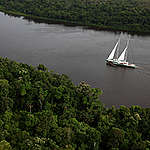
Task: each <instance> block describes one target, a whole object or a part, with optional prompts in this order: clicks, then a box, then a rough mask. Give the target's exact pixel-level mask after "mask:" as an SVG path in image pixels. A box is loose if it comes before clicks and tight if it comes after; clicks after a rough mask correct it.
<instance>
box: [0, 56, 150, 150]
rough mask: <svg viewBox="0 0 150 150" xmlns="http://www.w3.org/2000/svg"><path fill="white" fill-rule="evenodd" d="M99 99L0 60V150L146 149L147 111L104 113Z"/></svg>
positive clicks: (86, 88)
mask: <svg viewBox="0 0 150 150" xmlns="http://www.w3.org/2000/svg"><path fill="white" fill-rule="evenodd" d="M101 94H102V91H101V90H100V89H98V88H92V87H91V86H90V85H89V84H88V83H86V82H85V81H81V82H80V83H79V84H78V85H75V84H74V83H73V82H72V81H71V80H70V79H69V77H68V76H66V75H64V74H58V73H55V72H54V71H49V70H48V69H47V68H46V67H45V66H44V65H42V64H39V65H38V66H32V65H27V64H24V63H18V62H15V61H12V60H9V59H8V58H2V57H0V150H150V108H142V107H140V106H131V107H126V106H120V107H119V108H115V107H114V106H112V107H110V108H107V107H105V106H104V104H102V103H101V101H100V98H101Z"/></svg>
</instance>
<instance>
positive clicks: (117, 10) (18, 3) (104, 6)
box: [0, 0, 150, 33]
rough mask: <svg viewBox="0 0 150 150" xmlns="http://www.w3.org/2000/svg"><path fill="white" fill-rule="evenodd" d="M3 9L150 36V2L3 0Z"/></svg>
mask: <svg viewBox="0 0 150 150" xmlns="http://www.w3.org/2000/svg"><path fill="white" fill-rule="evenodd" d="M0 6H1V7H0V9H1V10H5V11H6V12H9V11H11V12H16V14H17V13H22V14H27V15H28V16H38V17H39V18H40V19H44V20H45V21H46V20H48V19H52V20H55V21H61V22H68V23H74V24H78V25H86V26H89V27H93V28H97V29H111V30H123V31H133V32H145V33H146V32H147V33H150V0H0Z"/></svg>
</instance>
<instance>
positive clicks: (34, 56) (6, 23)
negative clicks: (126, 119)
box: [0, 13, 150, 107]
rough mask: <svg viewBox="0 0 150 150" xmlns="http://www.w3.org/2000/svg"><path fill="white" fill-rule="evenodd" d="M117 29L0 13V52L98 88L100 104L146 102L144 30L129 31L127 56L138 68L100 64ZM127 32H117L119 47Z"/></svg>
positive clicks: (148, 70)
mask: <svg viewBox="0 0 150 150" xmlns="http://www.w3.org/2000/svg"><path fill="white" fill-rule="evenodd" d="M118 37H119V34H116V33H114V32H107V31H94V30H86V29H83V28H81V27H66V26H63V25H56V24H49V25H48V24H44V23H41V24H39V23H35V22H33V21H30V22H29V21H28V20H24V19H23V18H22V17H21V18H16V17H12V16H8V15H4V14H3V13H0V56H2V57H8V58H10V59H12V60H15V61H18V62H23V63H27V64H32V65H38V64H44V65H45V66H46V67H47V68H48V69H49V70H54V71H55V72H58V73H61V74H62V73H63V74H66V75H68V76H69V77H70V78H71V79H72V81H73V82H74V83H75V84H76V85H77V84H78V83H79V82H80V81H82V80H84V81H87V82H88V83H89V84H90V85H91V86H92V87H97V88H100V89H101V90H102V91H103V95H102V96H101V97H100V99H101V101H102V102H103V103H104V104H105V106H108V107H110V106H112V105H115V106H117V107H118V106H120V105H125V106H131V105H140V106H142V107H150V36H136V35H134V36H131V41H130V44H129V53H128V54H129V59H130V60H131V61H133V60H134V63H135V64H136V65H138V66H139V67H140V68H138V69H125V68H119V67H117V68H114V67H110V66H106V64H105V59H106V58H107V57H108V55H109V53H110V52H111V50H112V49H113V47H114V45H115V43H116V42H117V39H118ZM127 38H128V34H126V33H124V34H122V38H121V46H120V49H122V50H123V48H124V47H125V44H126V41H127Z"/></svg>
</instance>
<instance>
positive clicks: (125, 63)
mask: <svg viewBox="0 0 150 150" xmlns="http://www.w3.org/2000/svg"><path fill="white" fill-rule="evenodd" d="M106 64H107V65H109V66H113V67H123V68H133V69H135V68H136V66H135V65H134V64H129V63H128V62H124V63H122V62H117V61H112V60H111V61H108V60H106Z"/></svg>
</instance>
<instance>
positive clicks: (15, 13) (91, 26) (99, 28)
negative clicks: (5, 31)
mask: <svg viewBox="0 0 150 150" xmlns="http://www.w3.org/2000/svg"><path fill="white" fill-rule="evenodd" d="M0 11H1V12H3V13H5V14H8V15H12V16H15V17H21V16H23V17H24V19H27V20H31V21H34V22H35V23H46V24H62V25H65V26H74V27H76V26H81V27H83V28H84V29H91V30H97V31H112V32H127V33H129V34H131V35H150V31H142V32H141V31H136V30H135V31H134V30H131V29H128V30H127V29H124V28H122V27H120V28H115V27H113V26H104V25H96V24H86V23H83V22H74V21H68V20H64V19H51V18H46V17H41V16H35V15H29V14H25V13H22V12H18V11H11V10H6V9H5V8H4V7H3V6H0Z"/></svg>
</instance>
